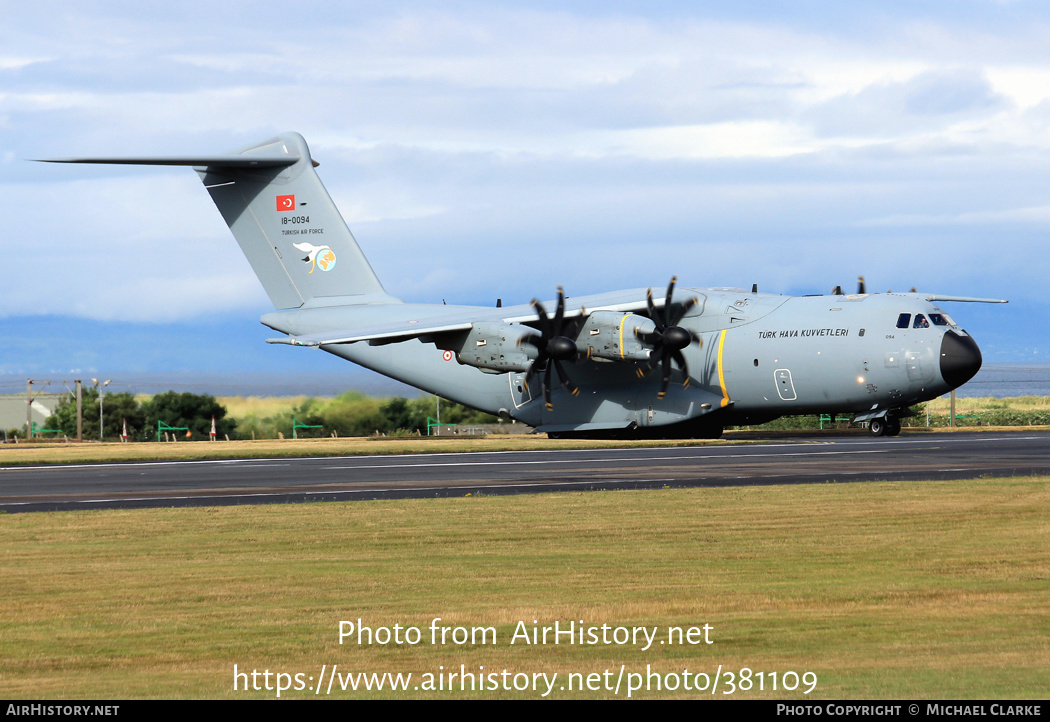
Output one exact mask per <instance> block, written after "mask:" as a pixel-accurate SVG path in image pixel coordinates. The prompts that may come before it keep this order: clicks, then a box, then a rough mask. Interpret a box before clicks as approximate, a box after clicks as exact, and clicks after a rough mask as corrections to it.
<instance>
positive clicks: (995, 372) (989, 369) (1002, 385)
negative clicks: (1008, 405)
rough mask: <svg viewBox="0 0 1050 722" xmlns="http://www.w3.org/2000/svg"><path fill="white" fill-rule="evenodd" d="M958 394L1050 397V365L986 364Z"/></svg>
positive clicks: (996, 396) (997, 396) (998, 396)
mask: <svg viewBox="0 0 1050 722" xmlns="http://www.w3.org/2000/svg"><path fill="white" fill-rule="evenodd" d="M955 393H956V395H958V396H968V397H969V396H993V397H995V398H999V399H1001V398H1004V397H1007V396H1050V364H985V365H984V366H982V367H981V370H980V371H978V372H977V375H976V376H974V377H973V378H972V379H971V380H970V382H969V383H967V384H965V385H964V386H963V387H962V388H960V389H959V390H958V391H956V392H955Z"/></svg>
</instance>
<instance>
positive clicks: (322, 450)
mask: <svg viewBox="0 0 1050 722" xmlns="http://www.w3.org/2000/svg"><path fill="white" fill-rule="evenodd" d="M711 443H726V442H724V441H721V442H712V441H698V440H681V441H588V440H571V439H559V440H555V439H548V438H547V437H546V435H539V436H524V435H507V436H498V435H493V436H478V437H469V436H467V437H418V436H383V437H373V436H369V437H348V438H338V439H332V438H324V439H297V440H293V439H283V440H275V439H261V440H258V441H176V442H159V443H158V442H136V443H128V444H120V443H115V442H113V443H111V442H107V443H101V442H85V443H81V444H77V443H61V442H42V443H34V444H6V445H0V465H15V464H63V463H82V462H94V461H132V460H136V461H154V460H164V459H257V458H270V457H282V456H346V455H370V454H426V453H466V452H472V451H527V450H534V449H592V448H611V447H630V446H699V445H704V444H711Z"/></svg>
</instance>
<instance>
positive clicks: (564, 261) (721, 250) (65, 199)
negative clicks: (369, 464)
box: [0, 0, 1050, 390]
mask: <svg viewBox="0 0 1050 722" xmlns="http://www.w3.org/2000/svg"><path fill="white" fill-rule="evenodd" d="M0 10H2V13H3V17H4V23H3V25H2V27H0V192H2V193H3V198H4V201H5V203H4V207H5V211H6V212H5V217H6V222H5V223H4V230H3V231H2V233H0V298H2V300H3V303H2V305H0V329H2V331H3V333H4V337H5V339H6V340H7V343H6V344H5V345H4V348H3V349H2V350H0V387H3V386H8V385H14V386H17V385H18V384H22V387H23V388H24V383H25V378H27V377H28V376H31V375H36V376H41V375H43V376H49V375H50V376H53V377H55V378H58V377H61V378H66V377H68V376H69V375H71V374H80V375H96V374H101V375H105V376H107V377H111V376H114V377H119V376H120V375H121V374H124V375H130V374H133V373H144V372H158V371H161V372H163V371H169V370H170V371H179V372H186V373H194V372H205V371H206V372H214V373H228V374H237V373H247V372H253V373H254V372H259V373H264V372H268V373H273V374H276V375H277V376H281V375H284V376H286V377H288V378H292V377H294V376H295V375H296V374H302V375H310V374H315V375H322V376H333V375H339V377H340V379H343V378H345V379H347V383H353V382H354V379H360V378H363V377H362V376H361V375H360V374H365V373H370V372H363V371H360V372H354V371H353V370H352V369H347V368H345V367H347V364H346V363H345V362H340V361H338V360H336V359H334V358H331V357H328V355H327V354H324V353H323V352H318V351H316V350H308V349H289V348H285V347H274V346H272V345H266V344H265V343H264V340H265V339H266V338H268V337H270V336H273V335H274V332H272V331H270V330H268V329H266V328H264V327H262V326H261V325H260V324H259V323H258V317H259V316H261V315H262V314H264V313H266V312H267V311H269V310H271V306H270V304H269V301H268V300H267V298H266V296H265V294H264V293H263V292H262V289H261V287H260V286H259V284H258V283H257V281H256V279H255V277H254V276H253V274H252V272H251V269H250V267H249V266H248V263H247V261H246V260H245V259H244V258H243V256H242V255H241V254H240V251H239V249H238V247H237V245H236V243H235V242H234V241H233V239H232V237H231V236H230V235H229V232H228V230H227V228H226V226H225V224H224V223H223V222H222V219H221V217H220V216H219V214H218V211H217V210H216V209H215V208H214V206H213V205H212V204H211V202H210V199H209V198H208V196H207V193H206V192H205V191H204V189H203V188H202V187H201V185H200V183H199V180H198V178H197V176H196V174H194V173H193V172H192V171H190V170H189V169H186V168H134V167H103V166H84V167H76V166H58V165H49V164H41V163H33V162H30V161H29V159H33V158H47V157H69V156H77V155H96V156H98V155H163V154H169V155H190V154H196V153H205V154H207V153H216V152H222V151H226V150H230V149H234V148H237V147H241V146H245V145H248V144H251V143H254V142H257V141H260V140H263V139H266V138H269V137H271V136H273V135H275V134H276V133H279V132H284V131H292V130H294V131H298V132H300V133H302V134H303V135H304V136H305V137H306V139H307V141H308V142H309V144H310V147H311V151H312V154H313V156H314V158H315V159H316V160H318V161H319V162H320V163H321V165H320V167H319V169H318V173H319V174H320V176H321V178H322V180H323V181H324V183H325V184H326V186H327V188H328V190H329V192H330V193H331V195H332V196H333V198H334V200H335V201H336V203H337V205H338V206H339V207H340V209H341V211H342V213H343V215H344V217H345V218H346V220H347V222H348V224H349V226H350V228H351V229H352V230H353V232H354V234H355V236H356V237H357V239H358V241H359V243H360V245H361V246H362V249H363V250H364V252H365V254H366V255H367V257H368V258H369V260H370V262H371V263H372V266H373V268H374V269H375V270H376V272H377V274H378V276H379V278H380V280H381V281H382V282H383V284H384V286H385V287H386V288H387V290H388V291H390V292H391V293H393V294H394V295H396V296H398V297H400V298H402V299H404V300H406V301H417V302H441V300H443V299H444V300H447V301H448V302H449V303H465V304H484V305H493V304H494V303H495V299H496V298H501V299H502V300H503V303H504V305H509V304H513V303H525V302H528V301H529V300H530V299H531V298H533V297H539V298H541V299H549V298H552V297H553V296H554V295H555V289H556V287H557V286H558V285H563V286H564V287H565V289H566V292H567V293H568V294H570V295H583V294H590V293H599V292H602V291H607V290H615V289H620V288H644V287H647V286H652V287H654V288H663V287H664V286H666V284H667V282H668V280H669V279H670V277H671V276H672V275H677V276H678V279H679V283H680V284H681V285H682V286H684V287H704V286H737V287H744V288H750V287H751V284H752V283H757V284H758V286H759V289H760V290H762V291H765V292H771V293H784V294H804V293H827V292H829V291H830V289H831V288H832V287H833V286H835V285H842V286H843V288H846V289H852V288H853V287H854V285H855V283H856V280H855V279H856V278H857V276H858V275H859V274H863V275H864V276H865V277H866V279H867V283H868V290H869V291H885V290H889V289H893V290H898V291H899V290H907V289H909V288H911V287H913V286H914V287H917V288H919V289H920V290H923V291H934V292H937V293H943V294H953V295H965V296H978V297H993V298H1006V299H1009V300H1010V304H1009V305H1006V306H1002V305H996V306H990V305H983V304H982V305H978V304H953V305H951V306H950V307H949V312H950V313H951V314H952V315H953V316H954V317H955V318H956V320H958V321H959V322H960V323H961V325H963V326H964V327H965V328H967V329H968V330H969V331H970V332H971V333H972V334H973V335H974V336H975V338H976V339H977V341H978V343H979V344H980V345H981V348H982V351H983V352H984V356H985V360H986V362H1019V363H1037V362H1047V361H1050V358H1048V356H1050V353H1048V352H1050V294H1048V292H1047V290H1046V287H1045V286H1046V278H1047V277H1048V275H1050V274H1048V271H1050V261H1048V260H1047V258H1048V254H1047V252H1046V246H1047V240H1048V231H1050V155H1048V151H1050V132H1048V131H1050V10H1048V9H1047V7H1046V5H1045V4H1044V3H1041V2H1028V1H1025V0H1017V1H1014V2H1008V1H1005V0H1004V1H999V2H995V1H992V0H986V1H979V0H951V1H948V2H922V1H921V0H920V1H917V2H906V3H905V2H885V3H865V4H861V3H841V2H815V1H814V2H805V1H802V2H791V3H787V2H781V3H777V2H768V3H758V2H735V3H702V2H689V3H684V2H683V3H675V2H670V3H650V2H576V3H573V2H557V3H554V2H534V3H501V2H492V1H488V0H487V1H485V2H445V3H426V2H418V3H414V2H396V1H391V2H348V3H320V2H318V3H314V2H296V3H287V2H279V3H278V2H215V0H209V2H207V3H205V2H196V1H195V0H190V1H187V2H180V3H177V4H174V3H173V4H167V3H165V4H160V3H138V2H107V1H102V2H93V3H81V2H48V1H47V0H44V1H42V2H37V3H25V2H8V1H7V0H0ZM14 390H17V389H14Z"/></svg>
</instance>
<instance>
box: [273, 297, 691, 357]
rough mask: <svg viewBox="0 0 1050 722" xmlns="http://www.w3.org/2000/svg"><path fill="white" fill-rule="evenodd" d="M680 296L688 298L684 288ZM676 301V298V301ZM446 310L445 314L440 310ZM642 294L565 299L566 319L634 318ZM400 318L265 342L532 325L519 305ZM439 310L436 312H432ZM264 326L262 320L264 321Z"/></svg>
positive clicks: (387, 339)
mask: <svg viewBox="0 0 1050 722" xmlns="http://www.w3.org/2000/svg"><path fill="white" fill-rule="evenodd" d="M683 291H684V292H685V293H684V294H683V295H685V294H688V293H690V292H689V290H688V289H683ZM679 300H680V299H679ZM542 303H543V306H544V308H545V309H546V310H547V313H548V315H549V314H551V313H553V310H554V307H555V302H554V301H544V302H542ZM654 305H655V306H657V307H662V306H663V305H664V299H663V298H662V297H661V298H654ZM446 308H447V309H448V310H447V312H445V311H444V309H446ZM646 309H647V307H646V303H645V290H644V289H634V290H628V291H614V292H612V293H601V294H597V295H593V296H575V297H566V299H565V318H576V317H579V316H585V315H587V314H590V313H593V312H594V311H620V312H623V313H633V312H638V311H643V312H644V311H646ZM391 311H392V312H396V313H398V314H399V315H401V316H402V318H401V319H398V320H383V321H379V322H364V323H362V324H361V325H355V326H353V327H351V328H344V329H333V330H331V331H324V332H320V333H309V334H302V335H290V336H288V337H287V338H270V339H266V342H267V343H280V344H288V345H290V346H314V347H317V346H327V345H329V344H340V343H357V342H359V341H367V342H369V343H370V344H372V345H379V344H384V343H398V342H401V341H408V340H410V339H413V338H419V337H422V336H433V335H435V334H443V333H454V332H457V331H469V330H470V329H471V328H473V326H474V324H475V323H485V322H487V323H493V322H495V323H506V324H512V323H522V324H529V323H531V322H532V321H535V320H536V311H535V310H534V309H533V308H532V306H531V305H528V304H521V305H518V306H508V307H507V308H479V307H472V306H459V307H457V306H449V307H443V306H432V305H427V306H417V305H414V304H397V306H396V307H392V308H391ZM435 311H437V313H435ZM264 323H265V321H264Z"/></svg>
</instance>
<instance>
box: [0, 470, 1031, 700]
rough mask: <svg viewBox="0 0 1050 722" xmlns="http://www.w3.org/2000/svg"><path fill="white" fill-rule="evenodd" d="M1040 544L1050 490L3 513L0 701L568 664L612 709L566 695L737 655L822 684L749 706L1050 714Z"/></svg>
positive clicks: (188, 693) (827, 491)
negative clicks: (937, 705)
mask: <svg viewBox="0 0 1050 722" xmlns="http://www.w3.org/2000/svg"><path fill="white" fill-rule="evenodd" d="M1047 549H1050V478H1023V479H980V480H972V481H955V482H908V483H867V484H825V485H804V486H770V487H742V488H723V489H689V490H670V489H666V490H657V491H640V492H633V491H618V492H600V493H586V494H568V493H563V494H547V495H535V496H514V497H476V496H475V497H469V498H456V499H430V500H405V501H378V502H354V503H328V504H301V505H275V506H250V507H248V506H246V507H215V508H196V509H194V508H185V509H164V510H148V511H93V512H71V513H55V514H17V515H5V516H0V559H2V560H3V561H2V562H0V568H2V571H3V579H4V582H3V585H2V587H0V589H2V591H0V689H2V690H3V691H4V693H5V695H6V696H8V697H10V698H22V697H25V698H59V697H61V698H64V699H85V698H90V697H96V698H118V699H119V698H132V697H162V698H167V697H180V698H181V697H192V698H199V697H208V698H212V697H216V698H218V697H255V696H258V697H272V696H275V692H274V691H269V692H267V691H260V692H255V691H251V692H244V691H237V692H235V691H234V689H233V684H234V675H233V667H234V664H236V665H238V669H239V671H242V672H243V671H245V670H247V671H249V672H250V671H251V670H253V669H254V670H258V671H259V672H260V673H261V672H262V671H263V670H270V672H271V673H272V674H275V673H277V672H284V673H287V674H289V675H293V676H292V677H289V678H288V679H289V681H293V680H294V675H295V674H296V673H301V674H302V675H303V677H302V678H301V679H302V681H303V683H304V685H305V686H308V687H311V688H312V687H314V686H315V684H316V681H315V680H316V679H317V678H318V677H319V676H320V674H321V670H322V665H327V670H328V672H330V671H331V668H332V665H339V667H338V671H339V672H340V673H341V674H342V673H349V672H380V673H382V672H392V673H397V672H400V673H406V674H407V673H409V672H411V673H413V675H414V677H413V684H419V683H420V681H422V677H421V675H423V674H426V673H432V674H433V673H438V672H439V671H450V670H455V671H456V672H458V671H459V670H460V665H464V666H465V668H466V671H467V672H474V673H478V672H479V671H480V670H479V667H482V666H483V667H484V668H485V671H486V672H501V671H502V670H504V669H506V670H508V671H509V673H510V674H511V675H513V674H516V673H528V674H532V673H539V672H544V673H547V674H548V675H550V674H554V673H557V674H558V677H557V678H556V686H555V690H554V692H553V693H552V696H555V697H570V696H571V697H577V696H585V697H611V696H615V695H614V693H612V692H609V691H604V690H595V691H585V692H576V691H573V692H569V691H568V690H561V689H559V688H558V686H564V685H565V684H566V683H567V682H568V675H570V674H571V673H577V674H581V675H582V677H580V679H585V678H586V675H587V674H592V673H598V674H601V673H603V672H604V671H605V670H612V678H611V680H612V681H613V682H615V680H616V675H617V674H618V673H619V670H620V669H621V665H623V666H624V668H625V669H626V671H627V672H628V673H643V674H644V673H645V672H646V665H651V669H652V670H654V671H659V672H660V673H661V674H665V675H666V674H669V673H675V674H681V673H683V672H684V671H685V670H686V669H688V670H689V671H690V674H692V675H695V674H697V673H699V672H706V673H708V674H714V673H715V671H716V670H717V668H718V667H719V665H721V666H722V669H723V673H724V672H726V671H730V670H732V671H734V672H737V671H739V670H740V669H742V668H745V667H746V668H750V669H751V670H753V672H754V673H755V674H757V673H760V672H761V673H766V674H767V675H768V674H769V673H774V672H775V673H777V675H778V679H779V681H780V683H781V684H782V683H783V680H784V677H783V675H784V674H785V673H787V672H789V671H793V672H795V673H797V674H799V675H802V674H803V673H804V672H812V673H814V674H815V675H816V679H817V685H816V688H815V690H814V691H813V692H812V693H811V694H809V695H808V696H807V695H803V694H802V693H801V691H798V690H797V691H794V692H786V691H784V690H782V689H781V690H779V691H777V692H776V693H773V692H770V691H769V690H768V685H769V683H770V681H769V680H770V679H771V678H770V677H768V676H767V677H765V678H764V680H763V681H764V683H765V685H766V686H767V690H766V691H765V692H759V691H758V690H757V677H755V676H754V675H752V676H751V682H752V689H750V690H747V691H743V690H740V691H738V692H737V693H736V694H735V696H736V697H738V698H741V697H760V696H766V697H769V696H775V697H785V698H791V699H803V698H806V699H814V698H911V697H916V698H942V699H965V698H994V697H999V698H1042V697H1045V696H1046V680H1047V675H1048V673H1050V615H1048V612H1047V609H1048V607H1047V599H1048V598H1050V555H1047ZM434 617H441V618H442V624H447V625H450V626H453V625H458V626H464V627H472V626H481V627H494V628H495V630H496V634H497V640H498V643H497V644H496V645H491V644H484V645H483V644H475V645H463V646H457V645H452V644H448V645H445V646H441V645H431V644H430V643H429V631H428V628H429V625H430V622H431V619H433V618H434ZM358 618H360V619H361V620H362V622H363V623H364V624H365V625H369V626H372V627H380V626H383V627H392V626H393V625H394V624H400V625H403V626H411V627H417V628H420V629H421V630H422V632H423V635H422V636H423V640H424V641H423V642H421V643H420V644H417V645H407V644H402V645H381V644H374V643H373V644H372V645H365V646H359V645H357V644H356V643H351V642H348V643H345V644H343V645H340V644H339V640H338V631H339V621H340V620H353V621H355V622H356V620H357V619H358ZM533 620H538V622H539V623H540V624H545V623H546V624H550V623H553V622H554V621H560V622H562V623H567V622H569V621H571V620H577V621H578V620H583V621H584V622H585V623H586V624H587V625H601V624H603V623H605V624H609V625H612V626H628V627H631V626H636V625H637V626H647V627H650V628H651V627H657V628H659V629H660V630H666V628H667V627H670V626H686V627H688V626H691V625H695V626H702V625H704V624H710V625H711V626H712V628H713V629H712V631H711V635H710V636H711V638H712V639H713V644H710V645H707V644H698V645H674V646H671V645H660V644H659V643H658V642H657V643H654V645H653V646H652V647H651V648H650V649H649V650H647V651H643V650H642V649H640V647H639V646H635V645H632V644H625V645H602V644H598V645H587V646H580V645H567V644H560V645H553V644H547V645H525V644H515V645H511V644H509V641H510V638H511V636H512V634H513V633H514V630H515V626H516V624H517V623H518V622H519V621H523V622H524V623H525V624H526V625H527V626H528V627H530V628H531V626H532V622H533ZM440 668H443V670H442V669H440ZM309 677H313V678H314V679H313V680H309V681H307V680H308V678H309ZM246 679H250V677H249V678H246ZM664 679H665V680H666V679H667V678H666V677H665V678H664ZM257 681H258V683H259V685H260V686H263V685H264V679H263V677H262V676H261V674H260V677H259V678H258V680H257ZM737 681H738V682H739V679H738V680H737ZM788 681H789V682H790V681H791V678H790V677H788ZM270 682H271V685H273V684H274V683H275V682H276V678H275V677H273V678H271V680H270ZM242 684H243V683H242ZM325 685H326V686H327V682H326V683H325ZM625 685H626V681H625V682H624V688H622V689H621V692H620V694H619V696H620V697H624V696H626V689H625ZM338 689H339V684H338V683H336V684H335V685H334V689H333V695H334V696H335V695H338V696H340V697H346V696H357V697H366V698H376V697H391V696H396V697H440V698H447V697H483V698H492V697H504V698H534V697H539V696H540V693H539V692H532V691H522V692H518V691H484V692H478V691H475V692H469V691H468V692H461V691H459V690H458V685H457V686H456V691H451V692H450V691H448V689H447V685H446V690H445V691H438V692H424V691H416V690H413V689H411V688H410V689H409V690H408V691H407V692H398V693H392V692H389V691H386V692H376V691H373V692H362V691H359V692H357V693H352V692H341V691H338ZM725 689H727V683H726V679H725V678H723V679H722V682H721V683H720V687H719V692H718V696H722V695H721V692H722V691H724V690H725ZM323 693H324V690H322V694H323ZM282 696H288V697H312V696H314V694H313V691H312V690H311V689H305V690H301V691H294V690H292V691H288V692H285V693H283V694H282ZM635 696H642V697H658V698H665V697H689V696H699V697H710V696H711V695H710V693H709V691H707V692H702V693H701V692H686V691H683V690H682V689H681V688H679V689H678V690H676V691H667V690H661V691H655V690H650V691H648V692H646V691H641V692H636V693H635Z"/></svg>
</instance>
